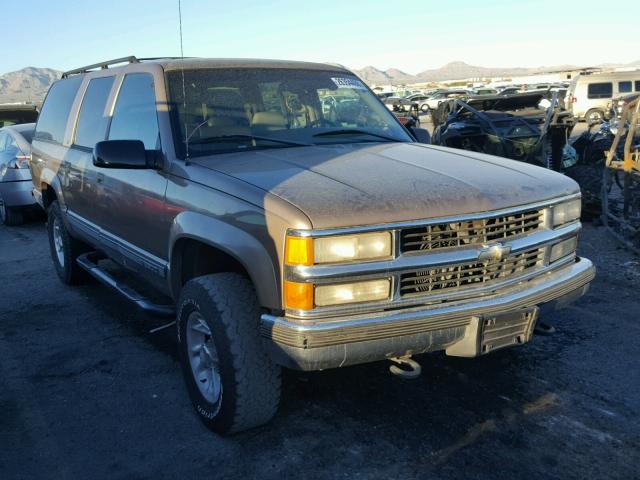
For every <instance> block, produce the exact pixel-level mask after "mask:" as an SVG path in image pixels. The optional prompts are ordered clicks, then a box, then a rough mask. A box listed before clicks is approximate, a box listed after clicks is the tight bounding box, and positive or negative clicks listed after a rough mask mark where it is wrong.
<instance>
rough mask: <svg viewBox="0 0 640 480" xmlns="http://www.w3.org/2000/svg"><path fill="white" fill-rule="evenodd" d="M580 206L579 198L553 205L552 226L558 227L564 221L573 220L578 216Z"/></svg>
mask: <svg viewBox="0 0 640 480" xmlns="http://www.w3.org/2000/svg"><path fill="white" fill-rule="evenodd" d="M581 208H582V205H581V201H580V199H579V198H578V199H576V200H571V201H570V202H564V203H560V204H558V205H555V206H554V207H553V208H552V210H551V212H552V215H553V227H554V228H555V227H559V226H560V225H564V224H565V223H569V222H573V221H575V220H578V219H579V218H580V210H581Z"/></svg>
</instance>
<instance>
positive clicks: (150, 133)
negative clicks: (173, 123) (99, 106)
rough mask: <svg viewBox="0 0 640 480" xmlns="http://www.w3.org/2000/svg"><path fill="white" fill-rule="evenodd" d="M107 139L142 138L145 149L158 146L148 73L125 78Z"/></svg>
mask: <svg viewBox="0 0 640 480" xmlns="http://www.w3.org/2000/svg"><path fill="white" fill-rule="evenodd" d="M109 140H141V141H142V142H143V143H144V146H145V148H146V149H147V150H155V149H159V148H160V134H159V130H158V117H157V116H156V95H155V92H154V89H153V77H152V76H151V75H148V74H146V73H134V74H130V75H127V76H126V77H124V81H123V82H122V87H120V93H119V94H118V100H117V101H116V108H115V110H114V112H113V119H112V120H111V128H110V129H109Z"/></svg>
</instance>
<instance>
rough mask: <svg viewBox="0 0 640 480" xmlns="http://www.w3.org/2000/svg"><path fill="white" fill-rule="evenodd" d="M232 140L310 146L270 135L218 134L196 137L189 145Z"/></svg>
mask: <svg viewBox="0 0 640 480" xmlns="http://www.w3.org/2000/svg"><path fill="white" fill-rule="evenodd" d="M234 140H238V141H242V140H258V141H264V142H275V143H281V144H283V145H290V146H295V147H309V146H311V144H309V143H302V142H293V141H291V140H280V139H279V138H272V137H261V136H259V135H218V136H216V137H204V138H197V139H195V140H191V141H189V144H190V145H198V144H203V143H226V142H229V141H234Z"/></svg>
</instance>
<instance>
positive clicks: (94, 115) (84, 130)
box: [75, 77, 114, 148]
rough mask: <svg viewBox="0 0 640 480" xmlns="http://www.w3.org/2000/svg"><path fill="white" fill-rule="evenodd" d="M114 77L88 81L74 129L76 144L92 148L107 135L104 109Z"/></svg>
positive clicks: (107, 119)
mask: <svg viewBox="0 0 640 480" xmlns="http://www.w3.org/2000/svg"><path fill="white" fill-rule="evenodd" d="M113 80H114V77H103V78H96V79H94V80H91V81H90V82H89V86H88V87H87V92H86V93H85V94H84V98H83V99H82V107H81V108H80V119H79V120H78V127H77V129H76V140H75V144H76V145H82V146H83V147H89V148H93V147H95V145H96V143H98V142H100V141H102V140H104V139H105V138H106V136H107V127H108V126H109V117H108V116H107V115H106V113H105V111H104V109H105V106H106V103H107V98H109V92H110V91H111V86H112V85H113Z"/></svg>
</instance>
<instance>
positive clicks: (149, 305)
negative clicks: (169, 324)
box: [76, 252, 176, 317]
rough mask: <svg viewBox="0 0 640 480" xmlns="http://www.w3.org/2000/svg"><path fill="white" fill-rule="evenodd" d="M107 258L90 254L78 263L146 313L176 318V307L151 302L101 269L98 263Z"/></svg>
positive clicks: (79, 258) (85, 255)
mask: <svg viewBox="0 0 640 480" xmlns="http://www.w3.org/2000/svg"><path fill="white" fill-rule="evenodd" d="M104 258H106V257H105V256H103V255H102V254H100V253H99V252H89V253H85V254H82V255H80V256H79V257H78V258H77V259H76V262H78V265H80V267H82V269H84V270H86V271H87V272H88V273H89V274H90V275H91V276H92V277H94V278H95V279H96V280H98V281H99V282H101V283H104V284H105V285H107V286H108V287H111V288H113V289H114V290H115V291H116V292H118V293H119V294H120V295H122V296H123V297H125V298H126V299H127V300H129V301H131V302H133V303H135V304H136V305H137V306H138V307H139V308H141V309H142V310H144V311H145V312H148V313H151V314H153V315H157V316H160V317H173V316H175V313H176V311H175V307H174V306H173V305H161V304H157V303H154V302H152V301H151V300H149V299H147V298H145V297H144V296H143V295H141V294H140V293H138V292H136V291H135V290H134V289H133V288H131V287H129V286H128V285H126V284H124V283H122V282H120V281H118V280H117V279H115V278H114V277H112V276H111V275H110V274H109V273H108V272H106V271H105V270H103V269H102V268H100V266H99V265H98V262H99V261H100V260H102V259H104Z"/></svg>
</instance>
